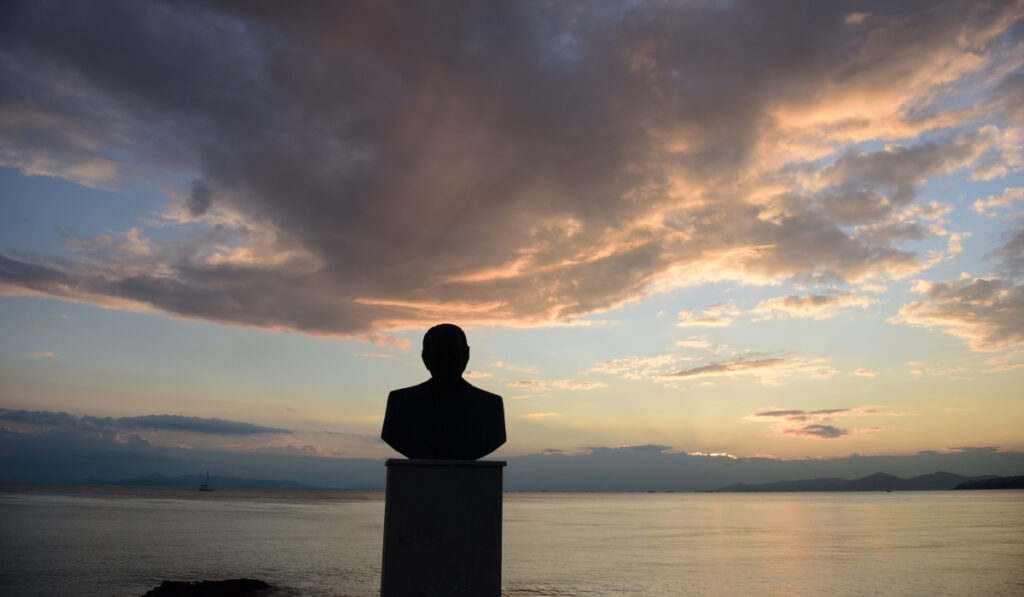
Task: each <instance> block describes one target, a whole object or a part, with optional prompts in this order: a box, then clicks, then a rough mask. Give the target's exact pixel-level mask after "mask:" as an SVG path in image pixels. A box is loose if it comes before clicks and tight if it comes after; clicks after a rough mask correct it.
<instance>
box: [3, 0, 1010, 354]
mask: <svg viewBox="0 0 1024 597" xmlns="http://www.w3.org/2000/svg"><path fill="white" fill-rule="evenodd" d="M1018 18H1019V11H1018V9H1017V8H1016V7H1015V6H1014V5H1013V4H1012V3H1005V4H1003V3H996V4H994V5H964V4H963V3H961V2H938V3H934V4H933V5H931V6H930V7H929V9H928V10H926V11H921V10H917V9H916V8H915V7H914V6H912V5H907V4H902V3H895V4H894V3H884V2H879V3H868V4H865V5H864V6H863V7H861V8H860V9H859V10H858V11H856V12H850V11H849V10H847V9H845V8H844V7H842V6H840V5H836V4H831V3H825V4H822V5H821V6H819V7H818V8H817V9H816V10H814V11H807V10H802V9H800V10H796V9H788V8H785V7H779V6H777V5H767V4H764V3H761V2H749V3H744V2H739V3H732V4H730V5H729V6H728V7H726V6H724V5H720V4H716V3H703V4H677V3H659V2H639V3H628V4H617V3H556V4H545V3H539V2H516V3H489V4H487V5H486V6H480V5H472V4H469V5H464V4H449V5H444V6H440V7H439V6H436V5H430V6H427V5H422V6H409V5H407V4H399V5H395V4H392V3H390V2H387V1H384V2H374V3H371V4H367V5H357V4H349V3H336V4H331V5H329V6H320V7H318V9H317V10H315V11H314V10H305V9H299V10H295V9H294V8H293V7H285V6H283V5H276V4H273V3H269V4H253V3H241V4H181V3H160V2H146V1H120V2H118V1H115V2H109V3H102V4H96V3H92V2H86V1H82V2H71V3H62V4H59V5H58V4H47V3H38V2H30V1H25V2H13V3H9V5H8V6H7V7H5V18H4V19H3V23H2V24H0V40H2V41H0V55H2V56H3V59H2V61H0V69H2V70H3V77H4V81H5V82H6V83H7V84H6V86H5V90H4V94H3V96H2V97H0V102H2V103H0V108H2V110H3V113H4V115H5V117H4V118H3V119H2V120H0V141H2V146H3V150H2V151H0V164H2V165H4V166H7V167H12V168H17V169H18V170H19V171H20V172H22V173H23V174H25V175H46V176H55V177H60V178H64V179H66V180H70V181H73V182H77V183H79V184H83V185H87V186H93V187H98V188H111V189H122V188H128V187H130V186H132V185H135V184H138V183H140V182H141V183H143V184H146V185H149V186H150V187H152V188H159V189H168V190H167V196H168V200H169V202H170V205H169V206H168V207H167V209H166V210H165V211H164V213H162V214H160V215H159V217H157V218H155V219H154V218H152V217H150V214H147V217H150V220H151V221H152V222H155V223H154V224H153V226H156V225H159V226H160V227H162V228H163V229H164V230H163V231H162V233H161V234H159V235H157V234H150V230H149V228H148V226H149V225H147V224H145V223H143V222H141V221H140V227H139V228H138V229H137V230H136V231H135V232H130V231H129V232H114V233H109V234H101V235H98V236H94V237H90V238H83V239H77V240H74V241H70V242H69V250H71V249H74V251H72V253H73V255H72V256H62V257H58V256H47V255H33V256H27V255H23V254H21V253H6V254H4V255H0V291H2V292H5V293H8V294H13V293H20V294H35V295H44V296H51V297H56V298H60V299H63V300H69V301H81V302H89V303H93V304H98V305H101V306H104V307H108V308H116V309H136V310H158V311H163V312H166V313H170V314H172V315H174V316H179V317H187V318H196V319H203V320H209V321H217V322H222V323H226V324H232V325H245V326H251V327H259V328H266V329H274V330H295V331H300V332H304V333H308V334H314V335H336V336H357V337H362V338H365V339H368V340H372V341H378V342H386V341H388V338H389V336H387V333H388V332H389V331H391V330H396V329H402V328H409V327H422V326H423V325H425V324H426V323H432V322H435V321H437V320H441V319H454V320H458V321H461V322H464V323H466V324H474V323H493V324H501V325H550V324H556V323H564V322H567V321H574V320H578V319H579V318H580V317H582V316H585V315H586V314H588V313H594V312H600V311H605V310H608V309H612V308H615V307H617V306H620V305H622V304H624V303H626V302H629V301H633V300H637V299H639V298H642V297H644V296H647V295H649V294H651V293H653V292H658V291H661V290H665V289H669V288H673V287H678V286H681V285H682V286H687V285H689V286H692V285H699V284H704V283H706V282H709V281H735V282H738V283H741V284H773V283H779V282H782V281H786V280H808V279H824V280H829V281H840V282H855V283H859V282H866V281H870V280H884V279H885V278H887V277H889V278H904V277H907V276H910V275H914V274H916V273H917V272H919V271H921V270H922V269H923V268H926V267H929V266H930V264H931V263H932V261H930V260H929V258H928V256H924V257H922V256H919V255H917V254H916V253H914V252H913V251H911V250H910V249H908V248H906V247H905V246H904V243H906V242H908V241H909V240H913V239H920V238H923V237H926V236H935V235H940V236H941V233H940V232H939V231H938V230H936V229H934V228H933V227H929V225H928V223H927V222H925V221H923V220H922V219H921V218H920V217H917V216H905V214H906V213H907V212H906V211H905V210H906V209H907V208H908V207H910V206H912V205H914V204H915V202H916V200H917V197H916V194H917V192H918V190H919V189H920V188H921V186H922V185H923V184H924V183H926V182H927V181H928V180H930V179H932V178H934V177H937V176H942V175H945V174H948V173H950V172H954V171H957V170H960V169H970V171H971V172H972V173H973V174H974V175H975V176H976V177H978V178H984V179H990V178H992V177H997V176H1001V175H1003V174H1005V173H1008V172H1012V171H1014V170H1015V169H1017V168H1019V164H1017V162H1015V161H1014V159H1013V156H1014V154H1013V152H1012V151H1011V149H1012V147H1013V146H1014V145H1013V143H1014V137H1013V135H1014V131H1013V130H1012V125H1013V123H1014V122H1016V120H1015V118H1016V116H1015V115H1016V114H1018V112H1019V110H1018V108H1019V105H1018V104H1019V103H1020V102H1019V100H1015V99H1014V94H1013V91H1014V90H1015V89H1016V88H1017V87H1018V86H1019V81H1017V79H1014V78H1013V77H1012V75H1009V76H1008V75H1007V73H1009V72H1010V71H1012V70H1013V68H1012V64H1013V63H1012V60H1013V59H1014V58H1013V56H1012V55H1010V54H1008V53H1007V51H1006V50H1005V47H1006V44H1008V43H1009V41H1010V38H1012V35H1013V29H1012V27H1013V24H1014V23H1015V22H1016V20H1017V19H1018ZM750 23H759V26H757V27H753V28H752V27H751V26H750ZM395 40H401V43H396V41H395ZM1008 65H1009V66H1008ZM69 82H73V83H69ZM964 90H967V91H969V92H970V93H965V94H964V95H969V96H971V97H972V98H974V97H975V96H976V95H981V96H983V101H973V100H972V101H970V102H968V101H966V100H961V99H959V98H960V96H959V95H958V94H957V93H956V92H958V91H964ZM989 98H991V99H989ZM997 108H998V109H997ZM932 131H942V132H943V135H942V136H935V135H931V136H929V137H928V138H926V139H921V138H919V135H921V134H923V133H928V132H932ZM865 142H872V143H874V144H875V145H878V146H881V147H883V149H879V150H876V151H859V150H858V149H859V148H860V147H863V146H862V145H858V146H857V148H854V144H861V143H865ZM894 214H904V216H905V217H906V218H909V219H907V220H904V221H901V222H895V221H893V220H892V218H894V217H895V216H894ZM904 216H899V217H904ZM897 219H898V218H897ZM850 226H859V227H861V228H860V229H856V230H855V229H851V228H850ZM149 227H151V226H149ZM175 231H177V232H176V233H175ZM728 319H729V318H728V316H727V315H719V316H700V317H696V318H694V319H688V320H685V321H684V322H682V323H683V324H684V325H725V324H727V323H728Z"/></svg>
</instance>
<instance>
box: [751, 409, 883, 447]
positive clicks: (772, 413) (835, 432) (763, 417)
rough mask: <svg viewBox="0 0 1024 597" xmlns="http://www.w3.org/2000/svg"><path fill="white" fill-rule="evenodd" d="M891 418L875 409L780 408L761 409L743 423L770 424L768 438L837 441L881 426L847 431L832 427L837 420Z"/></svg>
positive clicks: (842, 428)
mask: <svg viewBox="0 0 1024 597" xmlns="http://www.w3.org/2000/svg"><path fill="white" fill-rule="evenodd" d="M883 415H884V416H894V415H893V413H882V412H879V410H878V409H877V408H875V407H871V406H859V407H853V408H827V409H820V410H811V411H806V410H801V409H779V408H773V409H768V410H762V411H759V412H756V413H754V414H752V415H749V416H747V417H745V419H744V420H746V421H757V422H762V423H770V424H771V425H772V435H771V436H770V437H799V438H806V439H838V438H843V437H859V436H862V435H864V434H865V433H868V432H871V431H879V430H881V429H882V428H881V427H862V428H858V429H854V430H852V431H851V430H850V429H849V428H847V427H839V426H837V425H833V424H832V423H834V422H836V421H837V420H838V419H843V418H847V417H866V416H883Z"/></svg>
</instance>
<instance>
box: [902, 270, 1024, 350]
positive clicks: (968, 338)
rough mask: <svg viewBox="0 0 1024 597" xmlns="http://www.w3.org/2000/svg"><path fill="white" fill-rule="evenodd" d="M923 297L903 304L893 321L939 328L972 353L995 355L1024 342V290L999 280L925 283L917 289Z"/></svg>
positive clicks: (919, 284) (977, 279)
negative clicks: (962, 342)
mask: <svg viewBox="0 0 1024 597" xmlns="http://www.w3.org/2000/svg"><path fill="white" fill-rule="evenodd" d="M916 288H917V290H918V292H920V293H921V294H923V295H924V298H923V299H921V300H918V301H913V302H911V303H909V304H907V305H904V306H903V307H902V308H901V309H900V311H899V313H898V314H897V315H896V316H895V317H893V318H892V319H891V321H892V322H894V323H904V324H909V325H916V326H921V327H928V328H940V329H942V330H943V331H944V332H946V333H947V334H950V335H953V336H955V337H957V338H960V339H962V340H964V341H965V342H966V343H967V345H968V346H970V347H971V349H973V350H977V351H983V352H994V351H998V350H1003V349H1006V348H1010V347H1013V346H1017V345H1019V344H1020V343H1021V342H1022V341H1024V287H1022V286H1019V285H1014V284H1013V283H1011V282H1007V281H1005V280H1000V279H997V278H995V279H982V278H974V279H967V280H960V281H956V282H942V283H936V282H925V281H922V282H920V283H918V284H917V286H916Z"/></svg>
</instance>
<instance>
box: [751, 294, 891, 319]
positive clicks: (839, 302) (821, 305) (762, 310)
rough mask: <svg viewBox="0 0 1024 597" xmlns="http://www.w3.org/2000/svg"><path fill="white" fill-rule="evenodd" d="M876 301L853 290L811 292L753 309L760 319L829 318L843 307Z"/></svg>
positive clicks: (762, 302) (771, 300)
mask: <svg viewBox="0 0 1024 597" xmlns="http://www.w3.org/2000/svg"><path fill="white" fill-rule="evenodd" d="M873 302H874V301H873V300H872V299H870V298H868V297H866V296H861V295H856V294H854V293H852V292H834V293H832V294H810V295H806V296H797V295H792V294H791V295H787V296H780V297H776V298H771V299H767V300H764V301H761V302H760V303H758V304H757V306H756V307H755V308H754V309H753V313H754V314H755V315H756V316H758V318H759V319H772V318H773V317H777V316H780V315H781V316H786V317H804V318H811V319H828V318H830V317H835V316H836V315H837V313H838V312H839V311H840V310H842V309H848V308H851V307H859V308H861V309H866V308H868V307H869V306H870V305H871V304H872V303H873Z"/></svg>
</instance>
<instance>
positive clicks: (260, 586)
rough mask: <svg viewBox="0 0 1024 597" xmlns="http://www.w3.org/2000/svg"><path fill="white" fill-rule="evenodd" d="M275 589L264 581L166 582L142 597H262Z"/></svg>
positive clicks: (246, 579) (241, 579) (236, 579)
mask: <svg viewBox="0 0 1024 597" xmlns="http://www.w3.org/2000/svg"><path fill="white" fill-rule="evenodd" d="M273 588H274V587H272V586H271V585H268V584H267V583H265V582H263V581H262V580H254V579H251V578H233V579H230V580H197V581H182V580H165V581H164V582H162V583H160V586H159V587H157V588H155V589H153V590H151V591H149V592H148V593H146V594H145V595H143V596H142V597H261V596H263V595H267V592H268V591H270V590H272V589H273Z"/></svg>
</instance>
